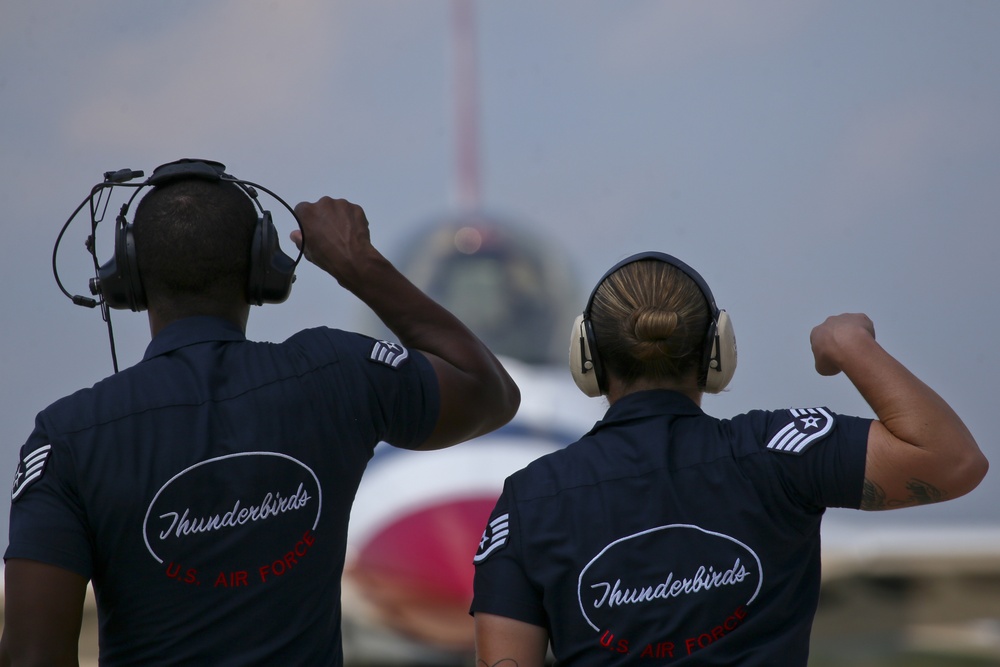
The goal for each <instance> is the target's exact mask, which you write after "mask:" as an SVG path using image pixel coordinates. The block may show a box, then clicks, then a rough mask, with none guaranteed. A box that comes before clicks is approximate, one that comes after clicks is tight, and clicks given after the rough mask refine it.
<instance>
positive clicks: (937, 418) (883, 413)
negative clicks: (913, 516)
mask: <svg viewBox="0 0 1000 667" xmlns="http://www.w3.org/2000/svg"><path fill="white" fill-rule="evenodd" d="M810 341H811V343H812V348H813V355H814V357H815V359H816V370H817V371H818V372H819V373H820V374H821V375H836V374H837V373H839V372H841V371H843V372H844V374H845V375H847V377H848V379H849V380H850V381H851V382H852V383H853V384H854V386H855V387H857V389H858V391H859V392H861V395H862V396H863V397H864V399H865V400H866V401H867V402H868V404H869V405H870V406H871V408H872V410H874V411H875V415H876V416H877V417H878V421H876V422H873V423H872V427H871V430H870V431H869V434H868V456H867V459H866V461H865V486H864V496H863V498H862V501H861V509H865V510H881V509H895V508H898V507H910V506H912V505H922V504H927V503H935V502H940V501H943V500H950V499H952V498H957V497H959V496H962V495H965V494H966V493H968V492H970V491H972V490H973V489H974V488H976V486H978V485H979V482H981V481H982V479H983V477H984V476H985V475H986V471H987V469H988V468H989V463H988V462H987V460H986V457H985V456H984V455H983V453H982V451H980V449H979V445H978V444H976V441H975V439H974V438H973V437H972V434H971V433H970V432H969V430H968V429H967V428H966V426H965V424H964V423H963V422H962V420H961V419H960V418H959V416H958V415H957V414H956V413H955V411H954V410H952V409H951V407H950V406H949V405H948V404H947V403H946V402H945V401H944V399H942V398H941V397H940V396H938V395H937V393H935V392H934V390H932V389H931V388H930V387H928V386H927V385H925V384H924V383H923V382H921V381H920V380H919V379H917V377H916V376H914V375H913V373H911V372H910V371H909V370H907V369H906V368H905V367H904V366H903V365H902V364H901V363H899V362H898V361H897V360H896V359H894V358H893V357H892V356H891V355H890V354H889V353H888V352H886V351H885V350H884V349H883V348H882V347H881V346H880V345H879V344H878V343H877V342H876V341H875V327H874V325H873V324H872V322H871V320H869V319H868V317H867V316H865V315H861V314H845V315H837V316H835V317H830V318H827V320H826V321H825V322H823V324H821V325H819V326H818V327H816V328H815V329H813V331H812V335H811V337H810Z"/></svg>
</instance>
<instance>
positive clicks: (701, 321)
mask: <svg viewBox="0 0 1000 667" xmlns="http://www.w3.org/2000/svg"><path fill="white" fill-rule="evenodd" d="M709 318H710V315H709V308H708V302H707V301H706V300H705V296H704V294H702V292H701V289H700V288H699V287H698V285H697V284H696V283H695V282H694V281H693V280H691V278H690V277H688V276H687V274H685V273H684V272H683V271H681V270H680V269H678V268H676V267H675V266H673V265H671V264H667V263H666V262H663V261H660V260H657V259H645V260H639V261H636V262H632V263H630V264H626V265H625V266H623V267H622V268H620V269H619V270H617V271H615V272H614V273H613V274H611V275H610V276H609V277H608V278H607V279H605V280H604V282H602V283H601V285H600V286H599V287H598V289H597V292H596V293H595V295H594V301H593V304H592V305H591V310H590V320H591V325H592V327H593V332H594V338H595V339H596V341H594V342H595V343H596V347H597V354H598V355H600V359H601V362H602V364H603V366H604V368H605V371H606V372H608V371H609V372H611V373H613V374H614V375H615V376H616V377H618V378H619V379H621V380H622V381H623V382H624V383H625V384H626V385H628V384H631V383H633V382H635V381H636V380H638V379H640V378H645V379H652V380H657V379H666V378H671V379H678V378H681V377H682V376H685V375H687V374H688V373H689V372H690V371H691V370H692V369H697V370H698V371H699V372H700V370H701V369H700V365H701V362H702V360H703V356H704V348H705V339H706V334H707V332H708V325H709Z"/></svg>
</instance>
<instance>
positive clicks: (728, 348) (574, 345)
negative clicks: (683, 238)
mask: <svg viewBox="0 0 1000 667" xmlns="http://www.w3.org/2000/svg"><path fill="white" fill-rule="evenodd" d="M644 259H654V260H658V261H661V262H664V263H666V264H669V265H670V266H673V267H675V268H677V269H679V270H680V271H682V272H683V273H684V274H685V275H686V276H688V277H689V278H691V280H693V281H694V283H695V284H696V285H697V286H698V288H699V289H700V290H701V293H702V294H703V295H704V297H705V301H707V302H708V308H709V311H710V316H711V319H710V322H709V325H708V331H707V332H706V335H705V343H704V353H703V355H702V361H701V363H700V366H699V369H698V386H699V387H701V388H702V389H704V390H705V391H706V392H708V393H710V394H717V393H719V392H720V391H722V390H723V389H725V388H726V385H728V384H729V381H730V380H732V378H733V373H735V372H736V335H735V333H734V332H733V325H732V323H731V321H730V319H729V315H728V314H727V313H726V311H724V310H719V308H718V306H716V305H715V297H713V296H712V291H711V290H710V289H709V288H708V284H707V283H706V282H705V280H704V279H703V278H702V277H701V276H700V275H699V274H698V272H697V271H695V270H694V269H692V268H691V267H690V266H688V265H687V264H685V263H684V262H682V261H680V260H679V259H677V258H675V257H671V256H670V255H667V254H665V253H662V252H652V251H651V252H642V253H638V254H636V255H632V256H631V257H626V258H625V259H623V260H622V261H620V262H618V263H617V264H615V265H614V266H612V267H611V269H609V270H608V272H607V273H605V274H604V275H603V276H602V277H601V279H600V280H598V281H597V285H596V286H595V287H594V291H593V292H591V293H590V298H589V299H587V306H586V308H584V310H583V314H582V315H579V316H578V317H577V318H576V321H575V322H573V328H572V330H571V332H570V341H569V369H570V373H572V375H573V380H574V381H575V382H576V386H578V387H579V388H580V391H582V392H583V393H584V394H586V395H587V396H591V397H597V396H601V395H602V394H603V393H605V392H606V391H607V379H606V376H605V373H604V369H603V367H602V365H601V359H600V355H599V354H598V353H597V340H596V338H595V337H594V329H593V326H592V325H591V322H590V310H591V307H592V306H593V303H594V296H595V295H596V294H597V290H598V288H600V286H601V285H602V284H603V283H604V281H605V280H607V279H608V277H609V276H611V275H612V274H613V273H615V272H616V271H618V269H620V268H622V267H623V266H625V265H627V264H631V263H633V262H638V261H640V260H644Z"/></svg>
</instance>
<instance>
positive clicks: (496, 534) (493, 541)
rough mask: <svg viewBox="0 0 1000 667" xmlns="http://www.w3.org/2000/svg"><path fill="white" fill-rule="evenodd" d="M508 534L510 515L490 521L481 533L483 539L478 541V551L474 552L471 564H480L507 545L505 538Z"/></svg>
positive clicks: (502, 515)
mask: <svg viewBox="0 0 1000 667" xmlns="http://www.w3.org/2000/svg"><path fill="white" fill-rule="evenodd" d="M509 534H510V514H506V513H504V514H501V515H500V516H498V517H495V518H492V519H490V522H489V524H487V525H486V530H484V531H483V538H482V539H481V540H479V549H478V550H477V551H476V555H475V557H474V558H473V559H472V562H473V563H482V562H483V561H484V560H486V558H487V557H488V556H489V555H490V554H491V553H493V552H494V551H496V550H497V549H499V548H500V547H502V546H503V545H505V544H507V536H508V535H509Z"/></svg>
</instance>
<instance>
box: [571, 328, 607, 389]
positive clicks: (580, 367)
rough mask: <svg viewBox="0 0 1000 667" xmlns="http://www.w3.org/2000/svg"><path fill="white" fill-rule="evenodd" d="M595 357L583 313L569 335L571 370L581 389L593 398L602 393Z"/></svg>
mask: <svg viewBox="0 0 1000 667" xmlns="http://www.w3.org/2000/svg"><path fill="white" fill-rule="evenodd" d="M593 359H594V355H593V353H592V350H591V347H590V339H589V338H588V336H587V327H586V324H585V323H584V320H583V315H578V316H577V318H576V321H574V322H573V328H572V329H571V330H570V336H569V371H570V374H571V375H572V376H573V381H574V382H576V386H577V387H579V388H580V391H582V392H583V393H584V394H586V395H587V396H590V397H591V398H597V397H598V396H600V395H601V386H600V382H599V381H598V379H597V369H596V368H595V367H594V362H593Z"/></svg>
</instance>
